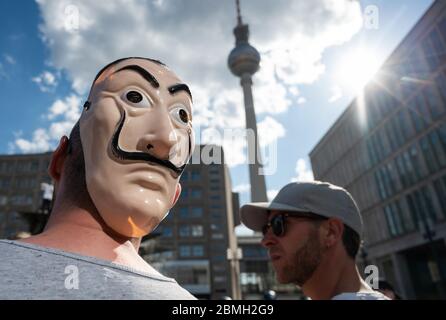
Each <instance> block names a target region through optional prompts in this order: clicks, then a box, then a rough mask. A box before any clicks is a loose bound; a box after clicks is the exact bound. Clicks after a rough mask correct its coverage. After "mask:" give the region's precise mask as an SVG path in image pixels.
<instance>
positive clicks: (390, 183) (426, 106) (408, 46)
mask: <svg viewBox="0 0 446 320" xmlns="http://www.w3.org/2000/svg"><path fill="white" fill-rule="evenodd" d="M310 159H311V163H312V167H313V171H314V176H315V179H317V180H325V181H329V182H332V183H335V184H338V185H341V186H343V187H345V188H346V189H347V190H349V191H350V192H351V193H352V195H353V196H354V198H355V199H356V201H357V203H358V206H359V207H360V209H361V212H362V215H363V220H364V225H365V235H364V245H365V246H364V249H365V250H363V251H362V254H361V255H360V258H359V261H360V262H361V263H362V264H363V265H364V264H375V265H377V266H378V268H379V271H380V277H383V278H386V279H387V280H388V281H390V282H391V283H393V284H394V285H395V287H396V288H397V289H398V291H399V292H400V293H401V294H402V295H403V296H404V297H406V298H419V299H424V298H438V297H443V298H446V295H445V292H446V289H445V288H446V246H445V244H446V243H445V239H446V222H445V218H446V3H445V2H443V1H436V2H434V3H433V4H432V6H431V7H430V8H429V9H428V10H427V12H426V13H425V14H424V15H423V17H422V18H421V19H420V20H419V21H418V22H417V24H416V25H415V26H414V28H413V29H412V30H411V31H410V32H409V34H408V35H407V36H406V37H405V38H404V39H403V41H402V42H401V43H400V44H399V45H398V47H397V48H396V49H395V51H394V52H393V53H392V54H391V56H390V57H389V58H388V59H387V61H386V62H385V63H384V65H383V66H382V67H381V69H380V71H379V72H378V74H377V75H376V77H375V78H374V79H373V80H372V81H371V82H370V83H368V84H367V86H366V88H365V89H364V93H363V94H362V95H360V96H358V97H357V98H356V99H355V100H354V101H353V102H352V103H351V105H349V106H348V108H347V109H346V110H345V112H344V113H343V114H342V115H341V116H340V118H339V119H337V121H336V122H335V124H334V125H333V126H332V127H331V128H330V129H329V130H328V132H327V133H326V134H325V135H324V137H323V138H322V139H321V140H320V142H319V143H318V144H317V145H316V146H315V148H314V149H313V150H312V151H311V153H310Z"/></svg>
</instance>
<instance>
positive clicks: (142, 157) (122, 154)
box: [111, 111, 191, 177]
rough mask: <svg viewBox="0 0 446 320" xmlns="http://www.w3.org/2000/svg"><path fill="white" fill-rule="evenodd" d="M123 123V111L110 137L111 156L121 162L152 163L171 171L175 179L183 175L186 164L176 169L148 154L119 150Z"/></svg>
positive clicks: (167, 161)
mask: <svg viewBox="0 0 446 320" xmlns="http://www.w3.org/2000/svg"><path fill="white" fill-rule="evenodd" d="M124 122H125V111H124V112H123V113H122V114H121V119H120V120H119V123H118V126H117V128H116V130H115V132H114V133H113V137H112V143H111V149H112V152H113V155H114V156H115V157H117V158H118V159H121V160H130V161H145V162H149V163H152V164H153V163H154V164H159V165H161V166H163V167H165V168H167V169H170V170H171V171H173V172H174V173H175V175H176V176H177V177H178V176H180V175H181V174H182V173H183V171H184V169H185V168H186V164H187V162H186V163H185V164H184V165H182V166H181V167H177V166H176V165H174V164H173V163H172V162H171V161H169V160H162V159H159V158H157V157H155V156H153V155H151V154H149V153H145V152H134V151H132V152H129V151H125V150H123V149H121V147H120V146H119V136H120V134H121V130H122V127H123V126H124ZM188 138H189V153H188V158H187V159H189V157H190V148H191V142H190V135H189V137H188Z"/></svg>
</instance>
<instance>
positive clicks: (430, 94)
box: [423, 86, 443, 119]
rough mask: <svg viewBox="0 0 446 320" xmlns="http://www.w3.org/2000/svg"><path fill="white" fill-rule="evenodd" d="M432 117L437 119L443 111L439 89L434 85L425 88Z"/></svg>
mask: <svg viewBox="0 0 446 320" xmlns="http://www.w3.org/2000/svg"><path fill="white" fill-rule="evenodd" d="M423 92H424V96H425V98H426V101H427V102H428V104H429V109H430V112H431V115H432V119H437V118H438V117H439V116H441V114H442V113H443V108H442V104H443V103H442V101H441V99H440V96H439V95H438V90H437V89H436V88H435V87H434V86H426V87H425V88H424V90H423Z"/></svg>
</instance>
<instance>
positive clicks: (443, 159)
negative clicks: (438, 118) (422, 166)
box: [429, 130, 446, 167]
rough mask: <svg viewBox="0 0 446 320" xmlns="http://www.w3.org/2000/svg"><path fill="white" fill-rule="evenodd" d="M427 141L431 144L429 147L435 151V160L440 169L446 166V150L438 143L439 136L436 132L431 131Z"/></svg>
mask: <svg viewBox="0 0 446 320" xmlns="http://www.w3.org/2000/svg"><path fill="white" fill-rule="evenodd" d="M429 140H430V143H431V146H432V148H433V150H434V151H435V152H434V153H435V158H436V159H437V161H438V163H439V165H440V167H445V166H446V154H445V153H446V148H445V146H444V145H442V142H441V141H440V136H439V134H438V132H437V130H434V131H432V132H431V133H429Z"/></svg>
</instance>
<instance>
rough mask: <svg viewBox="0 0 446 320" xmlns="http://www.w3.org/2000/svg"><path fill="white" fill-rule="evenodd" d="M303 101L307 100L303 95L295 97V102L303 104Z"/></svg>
mask: <svg viewBox="0 0 446 320" xmlns="http://www.w3.org/2000/svg"><path fill="white" fill-rule="evenodd" d="M305 102H307V99H305V98H304V97H299V98H298V99H297V104H304V103H305Z"/></svg>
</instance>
